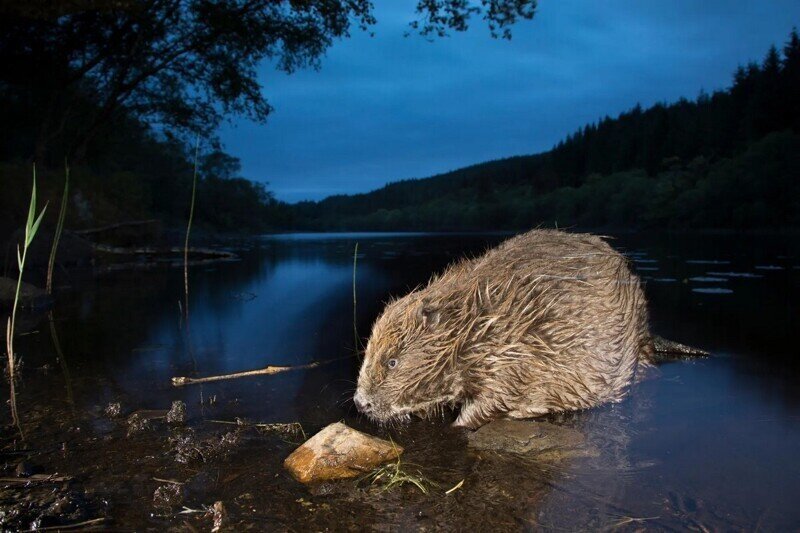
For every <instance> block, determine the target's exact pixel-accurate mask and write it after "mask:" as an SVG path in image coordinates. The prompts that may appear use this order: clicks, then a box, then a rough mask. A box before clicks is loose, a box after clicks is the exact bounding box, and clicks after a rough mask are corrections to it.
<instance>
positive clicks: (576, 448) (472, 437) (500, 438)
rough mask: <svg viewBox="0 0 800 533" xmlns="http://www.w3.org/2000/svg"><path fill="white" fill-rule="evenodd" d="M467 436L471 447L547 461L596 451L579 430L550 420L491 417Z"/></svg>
mask: <svg viewBox="0 0 800 533" xmlns="http://www.w3.org/2000/svg"><path fill="white" fill-rule="evenodd" d="M467 438H468V439H469V445H470V446H471V447H473V448H478V449H481V450H494V451H502V452H511V453H525V454H535V455H536V457H537V458H538V459H542V460H547V461H558V460H561V459H566V458H568V457H582V456H584V457H585V456H593V455H596V452H595V451H594V450H593V449H591V448H589V447H587V445H586V437H584V435H583V433H581V432H580V431H578V430H576V429H571V428H566V427H562V426H558V425H556V424H551V423H550V422H536V421H530V420H495V421H493V422H490V423H489V424H486V425H485V426H482V427H481V428H479V429H478V430H477V431H475V432H473V433H470V434H469V435H468V436H467Z"/></svg>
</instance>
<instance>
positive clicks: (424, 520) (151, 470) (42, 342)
mask: <svg viewBox="0 0 800 533" xmlns="http://www.w3.org/2000/svg"><path fill="white" fill-rule="evenodd" d="M503 238H504V236H502V235H497V234H480V235H436V234H434V235H424V234H334V235H285V236H268V237H264V238H262V239H260V240H258V241H257V242H255V243H253V244H252V245H249V246H247V248H246V249H244V250H240V254H241V261H238V262H234V263H220V264H216V265H207V266H197V267H194V268H192V269H191V272H190V295H189V318H188V324H187V323H186V320H185V318H184V317H183V315H182V312H183V311H182V310H183V303H182V301H183V272H182V269H175V268H167V267H164V268H158V269H131V270H121V271H112V272H106V273H104V274H102V275H97V276H87V275H85V274H80V273H70V274H69V275H68V276H65V277H64V278H63V279H62V280H61V282H62V284H63V285H69V287H68V288H64V289H62V290H61V292H60V293H59V295H58V301H57V303H56V305H55V306H54V308H53V309H52V314H51V318H52V321H51V320H49V318H48V315H47V314H44V315H42V314H39V315H35V314H26V315H25V316H24V318H23V319H22V320H21V321H20V327H19V331H20V333H22V335H21V336H20V337H19V338H18V339H17V343H16V349H17V352H18V353H19V354H20V356H21V357H22V358H23V360H24V368H23V374H22V380H21V382H20V385H19V391H18V404H19V411H20V416H21V418H22V427H23V429H24V431H25V440H21V439H20V438H19V436H18V434H17V432H16V431H14V430H13V429H12V428H6V429H4V430H3V433H2V445H3V448H2V455H3V460H4V465H5V473H4V474H2V475H4V476H6V477H9V476H14V475H15V474H14V471H15V469H16V468H17V467H18V465H19V464H20V462H24V463H25V464H24V467H25V468H26V469H29V470H30V471H32V472H38V473H43V474H53V473H56V472H57V473H59V475H65V476H70V477H71V478H72V481H71V482H69V483H67V482H65V483H61V484H57V485H55V487H54V486H53V484H43V485H42V484H39V485H34V486H28V487H22V486H19V485H3V484H0V487H4V488H2V490H0V524H4V527H8V528H19V527H30V526H31V524H33V525H38V526H47V525H54V524H58V523H59V521H61V522H62V523H68V522H73V523H74V522H80V521H84V520H90V519H94V518H97V517H105V518H106V520H105V521H104V522H103V523H101V524H100V526H102V527H115V528H122V529H123V530H126V529H137V530H143V529H152V530H164V529H165V528H168V527H175V528H189V527H193V528H197V529H198V530H208V529H210V527H211V520H210V518H208V517H206V516H205V515H204V514H203V513H202V512H201V511H203V509H204V507H205V506H210V505H211V504H213V503H214V502H215V501H222V502H224V504H225V507H226V509H227V512H228V515H229V517H228V520H229V524H231V527H232V528H233V529H235V530H243V529H245V528H248V527H250V528H255V529H258V530H261V529H267V530H297V531H300V530H308V529H313V530H319V529H333V530H342V529H345V530H346V529H362V528H365V529H376V530H407V529H458V530H462V529H470V528H477V529H480V530H484V529H487V528H488V527H489V524H491V526H492V528H493V529H495V530H539V529H541V530H551V529H552V530H559V531H560V530H565V529H566V530H575V529H601V528H618V529H622V530H637V529H640V528H652V529H659V530H684V529H687V528H688V529H697V530H717V529H723V530H730V529H734V530H739V529H746V530H753V529H765V530H797V529H798V528H800V506H799V505H797V502H798V501H800V457H798V453H800V387H798V378H800V363H799V362H798V361H800V359H799V358H798V355H797V354H798V353H800V350H798V347H797V345H798V343H797V334H798V331H799V330H800V319H798V310H799V309H800V306H799V305H798V301H800V239H798V238H797V237H786V236H781V237H778V236H757V237H742V236H691V237H687V236H670V237H659V238H653V237H651V236H637V235H627V236H620V237H618V238H616V239H614V240H613V242H612V243H613V245H614V246H615V247H617V248H618V249H620V250H622V251H623V252H625V253H627V254H628V255H629V256H630V258H631V260H632V264H633V266H634V268H635V269H636V270H637V271H638V272H639V274H640V276H641V277H642V279H643V280H644V281H645V283H646V287H645V290H646V293H647V295H648V298H649V300H650V311H651V319H652V330H653V331H654V332H655V333H657V334H659V335H661V336H663V337H666V338H669V339H672V340H676V341H680V342H683V343H686V344H690V345H695V346H698V347H701V348H704V349H707V350H709V351H711V352H712V356H711V357H709V358H707V359H695V360H691V361H676V362H670V363H665V364H663V365H660V366H659V367H658V369H657V370H656V371H655V372H653V373H652V375H649V376H648V377H647V379H645V380H644V381H642V382H640V383H638V384H637V385H635V386H634V387H633V388H632V390H631V393H630V395H629V396H628V398H627V399H626V400H625V401H624V402H622V403H620V404H616V405H612V406H605V407H601V408H598V409H594V410H590V411H586V412H580V413H573V414H570V415H562V416H559V417H552V418H550V419H549V420H550V421H552V422H555V423H558V424H561V425H565V426H568V427H570V428H574V429H577V430H579V431H581V432H582V433H583V434H584V435H585V436H586V439H587V441H588V442H589V443H590V444H591V445H592V446H593V447H595V448H596V449H597V450H598V451H599V453H598V454H596V456H595V457H584V458H575V459H570V460H567V461H562V462H559V463H555V464H554V463H545V462H541V461H537V460H536V459H535V458H531V457H525V456H515V455H513V454H503V453H500V454H495V453H490V452H477V451H475V450H472V449H471V448H469V447H468V445H467V439H466V437H465V433H464V431H462V430H456V429H452V428H450V427H449V425H448V422H449V421H450V419H447V420H433V421H421V420H420V421H414V422H412V423H411V424H409V425H408V426H405V427H402V428H396V429H392V430H384V429H381V428H378V427H375V426H372V425H371V424H370V423H369V422H368V421H366V420H365V419H363V417H360V416H358V414H357V413H356V411H355V409H354V407H353V404H352V402H351V401H350V397H351V395H352V392H353V390H354V387H355V384H354V381H355V379H356V375H357V371H358V365H359V359H358V358H357V357H351V358H345V359H340V360H339V361H337V362H334V363H331V364H327V365H324V366H321V367H318V368H315V369H311V370H306V371H296V372H289V373H284V374H279V375H275V376H260V377H250V378H244V379H239V380H235V381H223V382H218V383H212V384H205V385H202V386H200V385H194V386H188V387H183V388H173V387H172V386H171V384H170V378H171V377H173V376H208V375H214V374H220V373H228V372H235V371H240V370H249V369H255V368H260V367H264V366H266V365H298V364H303V363H308V362H311V361H315V360H327V359H333V358H341V357H343V356H347V355H349V354H352V353H353V351H354V343H355V341H354V331H353V315H354V309H353V285H352V283H353V251H354V246H355V244H356V242H358V244H359V248H358V256H357V281H356V292H357V309H356V317H357V320H356V327H357V330H358V333H359V334H360V335H361V336H362V337H363V338H364V339H365V338H366V337H367V336H368V334H369V329H370V326H371V324H372V322H373V321H374V319H375V318H376V316H377V315H378V314H379V313H380V311H381V309H382V306H383V302H385V301H386V300H387V299H389V298H391V297H392V296H397V295H402V294H404V293H406V292H407V291H408V290H410V289H411V288H413V287H415V286H417V285H419V284H421V283H424V282H425V281H426V280H427V279H428V278H429V276H430V275H431V274H432V273H434V272H439V271H441V270H442V269H443V268H444V267H445V266H446V265H447V264H448V263H450V262H452V261H453V260H455V259H457V258H459V257H462V256H464V255H477V254H480V253H481V252H482V251H483V250H485V249H486V248H487V247H490V246H492V245H494V244H496V243H498V242H500V241H501V240H502V239H503ZM51 326H52V327H51ZM187 326H188V327H187ZM59 350H60V352H61V354H62V356H61V357H59V355H58V353H59ZM2 394H3V395H4V396H5V397H7V396H8V390H7V386H4V387H3V389H2ZM174 400H182V401H184V402H186V404H187V406H188V423H187V426H188V427H187V428H182V429H176V428H171V427H170V426H168V425H167V424H166V423H165V422H164V421H163V420H162V419H154V420H153V421H152V422H151V423H150V424H149V426H148V427H146V428H145V429H143V430H141V431H130V430H129V425H128V423H127V422H126V418H125V417H126V416H127V415H129V414H130V413H133V412H134V411H139V410H163V409H168V408H169V407H170V404H171V402H172V401H174ZM110 403H119V404H120V406H121V412H122V415H123V416H122V417H117V418H115V417H113V416H109V415H107V414H106V413H105V412H104V410H105V408H106V406H107V405H108V404H110ZM0 416H2V422H3V423H4V424H8V423H9V419H10V417H9V415H8V413H7V409H4V410H3V412H2V413H0ZM237 419H244V420H247V421H250V422H259V423H272V422H299V423H300V424H301V425H302V427H303V428H304V429H305V431H306V432H307V433H308V434H309V435H310V434H312V433H314V432H316V431H318V430H319V429H321V428H322V427H324V426H325V425H327V424H329V423H331V422H335V421H339V420H343V421H345V422H346V423H347V424H348V425H351V426H353V427H355V428H358V429H360V430H363V431H366V432H369V433H372V434H375V435H380V436H383V437H391V438H392V439H393V440H394V441H395V442H397V443H399V444H401V445H402V446H404V447H405V450H406V453H405V454H404V456H403V461H404V462H405V463H407V464H408V465H409V466H408V467H409V468H412V469H413V470H414V471H419V472H420V473H421V474H422V475H424V476H425V477H427V478H429V479H430V480H432V481H433V482H435V483H436V484H437V486H436V487H434V488H433V489H432V490H431V491H430V492H429V493H428V494H423V493H421V492H420V491H418V490H416V489H415V488H413V487H402V488H401V489H398V490H391V491H384V490H382V489H381V488H380V487H377V486H371V485H369V484H368V483H364V482H363V481H360V482H359V481H344V482H338V483H332V484H328V485H325V486H322V487H318V488H316V489H314V490H309V489H307V488H306V487H303V486H301V485H300V484H298V483H296V482H295V481H294V480H292V479H291V477H290V476H289V475H288V474H287V473H286V471H285V470H283V468H282V461H283V459H284V458H285V457H286V456H287V455H288V454H289V453H290V452H291V451H292V450H293V449H294V448H295V447H296V445H297V444H298V443H299V442H301V441H302V437H301V436H299V435H289V434H275V433H274V432H269V431H261V430H259V429H257V428H252V427H237V426H235V425H231V424H224V423H222V422H235V421H236V420H237ZM225 435H227V436H225ZM223 436H225V437H224V439H222V437H223ZM221 439H222V440H221ZM182 443H183V444H186V443H190V446H189V448H190V451H189V452H186V449H185V447H184V448H181V446H182ZM192 443H194V444H192ZM462 480H463V485H462V486H461V487H460V488H459V489H458V490H456V491H453V492H452V493H450V494H445V491H446V490H448V489H450V488H452V487H454V486H455V485H456V484H458V483H459V482H461V481H462ZM171 482H177V483H171ZM179 483H180V484H179ZM165 484H166V485H175V486H177V487H179V491H178V492H180V496H178V498H179V500H176V502H177V503H176V502H173V503H174V505H173V506H172V507H170V506H169V505H163V501H162V500H163V498H161V497H156V498H155V501H154V493H155V492H156V491H157V489H159V487H161V486H162V485H165ZM54 493H57V496H58V497H59V498H62V499H63V501H61V503H58V501H56V502H54V501H53V498H54V496H53V494H54ZM59 505H60V507H59ZM54 506H55V507H54ZM186 509H188V510H186ZM181 510H184V511H185V513H184V514H180V511H181ZM187 524H188V525H187Z"/></svg>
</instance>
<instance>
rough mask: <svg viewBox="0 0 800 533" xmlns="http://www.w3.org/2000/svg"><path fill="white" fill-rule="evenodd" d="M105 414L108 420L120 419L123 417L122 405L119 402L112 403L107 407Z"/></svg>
mask: <svg viewBox="0 0 800 533" xmlns="http://www.w3.org/2000/svg"><path fill="white" fill-rule="evenodd" d="M104 412H105V414H106V416H107V417H108V418H119V417H120V416H121V415H122V404H121V403H119V402H110V403H109V404H108V405H106V408H105V411H104Z"/></svg>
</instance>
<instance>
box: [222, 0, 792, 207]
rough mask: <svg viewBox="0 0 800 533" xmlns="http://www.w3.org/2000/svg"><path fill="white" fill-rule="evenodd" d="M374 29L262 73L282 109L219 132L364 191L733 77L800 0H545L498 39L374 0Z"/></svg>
mask: <svg viewBox="0 0 800 533" xmlns="http://www.w3.org/2000/svg"><path fill="white" fill-rule="evenodd" d="M375 3H376V6H375V15H376V17H377V18H378V24H377V25H376V26H375V27H374V28H373V31H374V33H375V36H374V37H369V36H368V35H367V34H364V33H361V32H358V31H354V33H353V37H352V38H351V39H348V40H343V41H339V42H336V43H335V44H334V45H333V47H332V48H331V49H330V50H329V51H328V54H327V56H326V57H325V58H323V60H322V69H321V70H320V71H301V72H296V73H294V74H292V75H286V74H283V73H280V72H277V71H275V70H274V69H273V68H272V67H271V66H270V65H266V64H265V65H263V66H262V68H261V69H260V72H259V74H260V80H261V82H262V83H263V85H264V87H265V93H266V95H267V98H268V99H269V101H270V103H271V104H272V105H273V106H274V107H275V112H274V113H273V114H272V115H271V116H270V118H269V119H268V121H267V123H266V124H254V123H252V122H248V121H245V120H236V121H235V122H234V124H233V125H230V126H226V127H224V128H223V130H222V132H221V136H222V140H223V142H224V144H225V147H226V149H227V151H228V152H230V153H231V154H233V155H235V156H237V157H239V158H241V160H242V166H243V172H242V173H243V175H244V176H245V177H247V178H250V179H254V180H258V181H264V182H269V188H270V189H272V190H273V191H274V192H275V193H276V195H277V196H278V198H280V199H283V200H287V201H290V202H294V201H298V200H303V199H321V198H324V197H325V196H328V195H331V194H338V193H354V192H364V191H367V190H371V189H375V188H377V187H380V186H381V185H383V184H385V183H387V182H389V181H395V180H398V179H404V178H415V177H427V176H430V175H433V174H437V173H440V172H444V171H447V170H452V169H456V168H459V167H463V166H466V165H470V164H473V163H479V162H481V161H486V160H490V159H497V158H502V157H508V156H512V155H519V154H530V153H535V152H540V151H543V150H547V149H548V148H550V147H551V146H552V145H553V144H555V143H556V142H557V141H558V140H559V139H561V138H563V137H564V136H565V135H566V134H568V133H570V132H572V131H574V130H575V129H577V128H578V127H580V126H582V125H583V124H586V123H588V122H592V121H594V120H596V119H597V118H598V117H601V116H603V115H607V114H608V115H611V116H614V115H616V114H617V113H619V112H621V111H624V110H626V109H628V108H630V107H632V106H633V105H635V104H636V103H637V102H640V103H641V104H642V105H644V106H648V105H651V104H653V103H655V102H659V101H668V102H669V101H674V100H676V99H677V98H679V97H681V96H687V97H691V98H694V97H695V96H697V94H698V92H699V91H700V90H701V89H704V90H706V91H708V92H711V91H713V90H715V89H719V88H723V87H726V86H727V85H728V84H729V83H730V80H731V76H732V74H733V71H734V69H735V68H736V66H737V65H738V64H742V63H745V62H747V61H750V60H753V59H757V60H760V59H761V58H762V57H763V55H764V54H765V52H766V51H767V48H768V47H769V46H770V45H771V44H773V43H774V44H777V45H780V46H782V45H783V42H784V41H785V40H786V37H787V36H788V34H789V32H790V31H791V29H792V26H794V25H800V1H798V0H780V1H767V0H747V1H745V0H669V1H663V0H607V1H603V2H590V1H587V0H541V1H540V3H539V11H538V14H537V15H536V17H535V18H534V20H532V21H529V22H522V23H520V24H518V25H517V26H516V27H515V28H514V38H513V39H512V40H511V41H505V40H501V39H498V40H494V39H492V38H491V37H490V36H489V32H488V29H487V28H486V26H485V25H483V24H482V23H481V22H480V21H478V20H475V21H474V22H473V24H472V27H471V28H470V30H469V31H468V32H466V33H463V34H454V35H453V36H451V37H449V38H446V39H438V40H435V41H434V42H428V41H425V40H424V39H422V38H421V37H418V36H411V37H404V36H403V34H404V32H405V31H406V30H407V24H408V22H409V20H410V19H411V17H412V16H413V9H414V5H415V1H412V0H409V1H406V0H402V1H401V0H376V1H375Z"/></svg>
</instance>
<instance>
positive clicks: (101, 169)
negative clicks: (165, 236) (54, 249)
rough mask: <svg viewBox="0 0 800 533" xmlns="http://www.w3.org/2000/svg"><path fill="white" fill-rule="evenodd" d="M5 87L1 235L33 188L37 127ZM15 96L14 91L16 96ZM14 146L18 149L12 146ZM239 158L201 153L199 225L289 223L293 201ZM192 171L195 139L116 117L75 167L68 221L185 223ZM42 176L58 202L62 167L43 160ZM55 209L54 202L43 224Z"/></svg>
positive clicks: (245, 227) (48, 195) (244, 227)
mask: <svg viewBox="0 0 800 533" xmlns="http://www.w3.org/2000/svg"><path fill="white" fill-rule="evenodd" d="M9 96H10V95H9V93H8V91H5V92H4V91H2V90H0V121H2V124H3V127H4V129H5V130H6V132H5V133H6V135H9V136H13V137H15V139H14V141H15V142H14V143H4V144H3V146H2V147H1V148H0V156H2V157H0V238H2V242H3V243H5V238H6V237H7V236H8V235H10V234H11V232H12V231H14V230H15V229H17V228H18V227H19V225H20V224H21V223H22V221H24V220H25V218H24V217H25V214H26V209H27V205H28V199H29V195H30V189H31V174H32V167H33V165H32V161H31V160H30V159H29V158H23V157H20V156H19V153H24V152H21V150H19V149H16V148H20V149H21V145H24V144H25V140H26V137H27V138H28V140H32V139H33V138H34V136H35V133H36V132H35V130H34V129H32V128H30V127H29V125H28V124H27V123H26V122H25V110H24V109H20V108H19V107H16V106H13V105H10V104H9ZM12 100H13V98H12ZM12 148H15V149H12ZM239 170H240V168H239V161H238V160H237V159H236V158H234V157H231V156H229V155H227V154H225V153H224V152H222V151H219V150H210V151H208V152H205V153H201V155H200V158H199V161H198V176H199V182H198V190H197V204H196V210H195V213H196V219H195V220H196V221H197V223H198V225H199V226H200V227H205V228H208V229H213V230H219V231H226V232H243V233H252V232H267V231H271V230H275V229H281V228H286V227H288V226H290V225H291V218H290V217H291V213H290V209H289V206H287V205H286V204H285V203H282V202H279V201H277V200H275V198H274V197H273V195H272V193H271V192H270V191H268V190H267V189H266V187H265V185H264V184H262V183H258V182H253V181H250V180H247V179H244V178H242V177H240V176H239ZM193 173H194V154H193V147H191V146H190V145H189V143H186V142H181V141H180V140H178V139H174V138H169V137H167V136H164V135H157V134H156V133H155V132H154V131H153V130H152V129H151V128H149V127H148V126H147V125H145V124H144V123H142V122H141V121H139V120H137V119H135V118H133V117H125V118H124V120H119V119H118V120H117V121H116V122H115V123H114V127H113V128H110V129H109V131H108V132H106V133H105V134H104V135H102V136H98V137H97V138H95V139H94V140H93V141H92V143H91V145H90V150H89V152H88V153H87V155H86V158H85V159H84V162H83V163H80V164H77V165H74V166H72V168H71V194H70V200H71V201H70V207H69V209H68V211H67V227H68V228H72V229H78V228H87V227H95V226H102V225H105V224H110V223H116V222H123V221H127V220H139V219H148V218H157V219H160V220H162V221H163V222H164V223H165V224H166V225H167V226H181V225H182V224H185V222H186V217H187V215H188V212H189V205H190V200H191V191H192V177H193ZM37 174H38V179H37V184H38V188H39V191H40V197H41V198H43V201H50V204H51V205H53V206H57V205H58V203H59V202H58V199H59V198H60V196H59V195H60V194H61V191H62V187H63V183H64V167H63V162H62V164H61V165H58V164H55V163H54V162H51V163H50V164H49V165H41V164H40V165H38V168H37ZM56 215H57V209H49V210H48V213H47V217H46V220H45V226H47V225H53V224H54V223H55V218H56Z"/></svg>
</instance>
